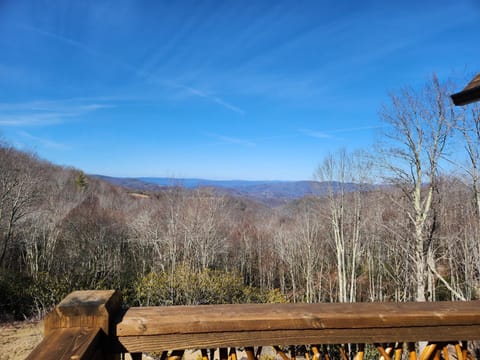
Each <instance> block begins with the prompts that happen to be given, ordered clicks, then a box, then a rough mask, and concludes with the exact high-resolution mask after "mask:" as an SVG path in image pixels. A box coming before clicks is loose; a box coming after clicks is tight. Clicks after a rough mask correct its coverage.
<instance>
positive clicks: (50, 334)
mask: <svg viewBox="0 0 480 360" xmlns="http://www.w3.org/2000/svg"><path fill="white" fill-rule="evenodd" d="M120 309H121V294H120V293H119V292H117V291H115V290H97V291H90V290H89V291H75V292H72V293H71V294H69V295H68V296H67V297H66V298H65V299H63V300H62V302H61V303H60V304H58V305H57V306H56V307H55V308H54V309H53V310H52V311H51V312H50V313H49V314H48V315H47V316H46V318H45V324H44V327H45V334H44V339H43V341H42V342H41V343H40V344H39V345H38V346H37V347H36V348H35V349H34V350H33V352H32V353H31V354H30V355H29V357H28V358H27V359H42V360H46V359H68V360H70V359H79V360H84V359H85V360H86V359H109V360H111V359H115V358H119V356H118V355H113V354H109V349H107V347H108V346H106V345H108V344H105V342H106V340H107V339H108V335H110V336H112V335H113V336H114V335H115V324H114V322H113V319H114V316H115V314H116V313H118V312H119V311H120Z"/></svg>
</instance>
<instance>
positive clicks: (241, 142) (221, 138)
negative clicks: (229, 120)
mask: <svg viewBox="0 0 480 360" xmlns="http://www.w3.org/2000/svg"><path fill="white" fill-rule="evenodd" d="M206 135H207V136H208V137H211V138H214V139H216V140H219V141H220V143H222V144H234V145H241V146H245V147H254V146H256V144H255V143H254V142H253V141H250V140H246V139H240V138H237V137H231V136H225V135H219V134H214V133H208V134H206Z"/></svg>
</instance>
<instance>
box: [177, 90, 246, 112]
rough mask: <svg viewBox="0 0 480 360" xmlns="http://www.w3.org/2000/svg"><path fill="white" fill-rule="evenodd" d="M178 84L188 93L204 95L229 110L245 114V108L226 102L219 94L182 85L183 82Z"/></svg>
mask: <svg viewBox="0 0 480 360" xmlns="http://www.w3.org/2000/svg"><path fill="white" fill-rule="evenodd" d="M177 86H178V87H179V88H182V89H184V90H186V91H187V92H188V93H190V94H192V95H195V96H199V97H203V98H207V99H209V100H211V101H213V102H214V103H216V104H218V105H220V106H223V107H224V108H226V109H228V110H231V111H233V112H236V113H237V114H240V115H244V114H245V111H244V110H243V109H240V108H239V107H237V106H235V105H232V104H230V103H228V102H226V101H225V100H223V99H221V98H219V97H218V96H215V95H212V94H209V93H207V92H205V91H202V90H199V89H196V88H193V87H191V86H186V85H182V84H177Z"/></svg>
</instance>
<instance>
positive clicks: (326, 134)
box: [298, 126, 382, 139]
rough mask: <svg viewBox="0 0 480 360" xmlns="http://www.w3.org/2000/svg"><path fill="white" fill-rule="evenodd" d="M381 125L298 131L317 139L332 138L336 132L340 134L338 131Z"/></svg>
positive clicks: (359, 129)
mask: <svg viewBox="0 0 480 360" xmlns="http://www.w3.org/2000/svg"><path fill="white" fill-rule="evenodd" d="M381 127H382V126H359V127H351V128H340V129H332V130H325V131H317V130H311V129H298V132H299V133H301V134H304V135H307V136H310V137H313V138H317V139H332V138H335V135H334V134H338V133H348V132H360V131H365V130H373V129H379V128H381Z"/></svg>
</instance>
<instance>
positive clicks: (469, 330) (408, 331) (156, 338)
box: [118, 325, 480, 352]
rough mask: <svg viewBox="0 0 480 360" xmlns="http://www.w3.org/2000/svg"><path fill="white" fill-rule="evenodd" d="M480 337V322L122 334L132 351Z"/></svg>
mask: <svg viewBox="0 0 480 360" xmlns="http://www.w3.org/2000/svg"><path fill="white" fill-rule="evenodd" d="M460 339H461V340H476V339H480V325H472V326H468V325H465V326H444V327H443V326H424V327H403V328H369V329H320V330H272V331H233V332H217V333H196V334H168V335H148V336H119V337H118V340H119V342H120V344H121V345H122V346H123V348H124V349H126V350H127V351H128V352H136V351H165V350H176V349H205V348H219V347H230V346H234V347H247V346H266V345H310V344H346V343H353V344H363V343H370V344H372V343H377V342H378V343H391V342H417V341H442V342H443V341H445V342H454V341H459V340H460Z"/></svg>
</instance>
